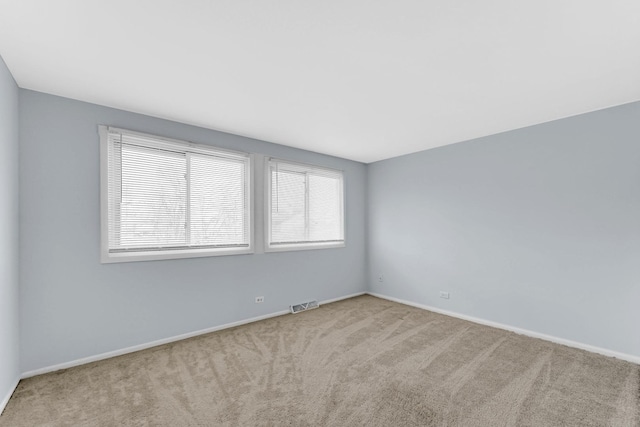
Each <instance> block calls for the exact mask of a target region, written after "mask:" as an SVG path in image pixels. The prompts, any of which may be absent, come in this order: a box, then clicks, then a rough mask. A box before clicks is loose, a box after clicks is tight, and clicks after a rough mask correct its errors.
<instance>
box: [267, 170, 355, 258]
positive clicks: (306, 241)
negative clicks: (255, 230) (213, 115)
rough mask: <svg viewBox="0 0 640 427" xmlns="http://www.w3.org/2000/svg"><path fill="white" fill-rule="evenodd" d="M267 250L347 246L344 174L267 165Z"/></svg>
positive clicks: (334, 171)
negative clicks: (345, 244)
mask: <svg viewBox="0 0 640 427" xmlns="http://www.w3.org/2000/svg"><path fill="white" fill-rule="evenodd" d="M266 169H267V188H268V195H267V197H266V199H267V204H268V207H267V215H266V217H267V224H266V230H267V233H266V234H267V248H266V249H267V250H271V251H277V250H292V249H317V248H329V247H342V246H344V201H343V192H344V190H343V175H342V172H341V171H336V170H332V169H324V168H320V167H315V166H307V165H300V164H295V163H290V162H286V161H281V160H275V159H269V160H268V161H267V168H266Z"/></svg>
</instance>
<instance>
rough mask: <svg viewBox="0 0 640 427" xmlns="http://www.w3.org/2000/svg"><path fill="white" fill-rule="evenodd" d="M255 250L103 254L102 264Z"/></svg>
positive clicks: (191, 250) (241, 253)
mask: <svg viewBox="0 0 640 427" xmlns="http://www.w3.org/2000/svg"><path fill="white" fill-rule="evenodd" d="M252 253H253V248H242V249H185V250H171V251H148V252H142V251H140V252H117V253H108V252H103V253H102V257H101V262H102V263H103V264H111V263H117V262H135V261H156V260H163V259H183V258H203V257H213V256H225V255H247V254H252Z"/></svg>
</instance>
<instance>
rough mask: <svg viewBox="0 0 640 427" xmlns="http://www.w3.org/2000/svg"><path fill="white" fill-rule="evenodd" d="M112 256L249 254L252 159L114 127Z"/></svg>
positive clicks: (110, 169)
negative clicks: (196, 251) (179, 253)
mask: <svg viewBox="0 0 640 427" xmlns="http://www.w3.org/2000/svg"><path fill="white" fill-rule="evenodd" d="M107 151H108V165H107V173H108V196H107V199H108V200H107V202H108V220H107V226H108V252H109V253H110V254H118V253H139V252H147V253H148V252H154V251H155V252H157V251H160V252H162V251H178V252H179V251H189V250H199V251H200V252H202V250H210V251H216V250H218V251H220V250H227V251H228V250H231V251H233V250H247V249H248V248H249V247H250V198H249V196H250V193H249V176H250V170H249V167H250V165H249V155H248V154H243V153H233V152H227V151H222V150H216V149H214V148H212V147H209V146H207V145H200V144H190V143H186V142H179V141H170V140H165V139H162V138H157V137H152V136H148V135H142V134H137V133H134V132H128V131H124V130H120V129H113V128H108V130H107Z"/></svg>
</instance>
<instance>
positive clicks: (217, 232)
mask: <svg viewBox="0 0 640 427" xmlns="http://www.w3.org/2000/svg"><path fill="white" fill-rule="evenodd" d="M190 162H191V163H190V177H191V189H190V190H191V192H190V206H191V217H190V223H191V228H190V230H191V244H192V245H241V244H246V243H248V241H249V224H248V218H247V215H245V212H246V206H245V202H246V199H247V198H246V191H247V188H246V186H245V176H246V175H245V174H246V172H245V163H244V162H240V161H229V160H227V159H220V158H217V157H213V156H206V155H200V154H190Z"/></svg>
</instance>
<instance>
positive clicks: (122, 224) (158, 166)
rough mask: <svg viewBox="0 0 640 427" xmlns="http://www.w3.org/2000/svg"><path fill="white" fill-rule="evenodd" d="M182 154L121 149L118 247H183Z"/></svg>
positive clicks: (153, 150) (184, 161)
mask: <svg viewBox="0 0 640 427" xmlns="http://www.w3.org/2000/svg"><path fill="white" fill-rule="evenodd" d="M186 171H187V167H186V157H185V155H184V154H180V153H173V152H170V151H163V150H156V149H150V148H145V147H138V146H134V145H128V144H123V145H122V171H121V179H122V181H121V189H120V191H121V198H122V199H121V201H120V221H119V224H118V225H119V227H118V228H119V233H118V234H119V242H117V243H118V245H117V246H119V247H140V248H142V247H159V246H178V245H184V244H185V243H186V240H185V238H186V233H185V219H186V215H185V210H186V209H185V208H186V206H185V201H186V193H187V186H186V181H185V174H186Z"/></svg>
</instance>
